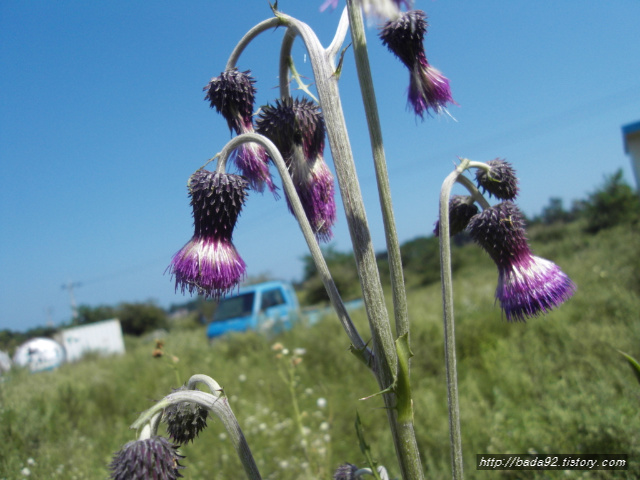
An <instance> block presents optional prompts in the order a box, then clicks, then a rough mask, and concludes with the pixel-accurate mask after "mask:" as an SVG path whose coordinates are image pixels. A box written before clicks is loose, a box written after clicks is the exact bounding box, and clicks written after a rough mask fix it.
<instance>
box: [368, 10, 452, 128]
mask: <svg viewBox="0 0 640 480" xmlns="http://www.w3.org/2000/svg"><path fill="white" fill-rule="evenodd" d="M426 32H427V15H426V14H425V13H424V12H423V11H422V10H411V11H409V12H406V13H403V14H401V15H400V17H399V18H397V19H395V20H390V21H388V22H387V23H386V24H385V25H384V27H383V28H382V29H381V30H380V39H381V40H382V43H383V44H384V45H385V46H386V47H387V48H388V49H389V50H390V51H391V52H392V53H393V54H395V55H396V56H397V57H398V58H399V59H400V61H401V62H402V63H404V64H405V66H406V67H407V68H408V69H409V73H410V77H409V91H408V99H409V103H410V104H411V106H412V107H413V110H414V112H415V114H416V115H419V116H420V117H421V118H424V113H425V112H427V113H429V111H433V112H435V113H441V112H443V111H446V106H447V104H448V103H452V104H455V103H456V102H455V101H454V100H453V97H452V96H451V88H450V87H449V80H448V79H447V78H446V77H445V76H444V75H442V73H441V72H440V71H439V70H438V69H436V68H434V67H432V66H431V65H430V64H429V62H428V61H427V56H426V54H425V51H424V45H423V41H424V35H425V33H426Z"/></svg>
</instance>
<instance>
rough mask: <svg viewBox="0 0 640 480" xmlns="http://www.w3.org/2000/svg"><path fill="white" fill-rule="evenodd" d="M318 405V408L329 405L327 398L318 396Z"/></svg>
mask: <svg viewBox="0 0 640 480" xmlns="http://www.w3.org/2000/svg"><path fill="white" fill-rule="evenodd" d="M316 405H317V406H318V408H324V407H326V406H327V399H326V398H323V397H320V398H318V400H317V401H316Z"/></svg>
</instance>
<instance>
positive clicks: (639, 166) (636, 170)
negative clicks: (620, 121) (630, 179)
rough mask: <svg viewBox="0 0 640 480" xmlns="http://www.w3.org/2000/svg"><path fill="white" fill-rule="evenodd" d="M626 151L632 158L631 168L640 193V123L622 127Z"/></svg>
mask: <svg viewBox="0 0 640 480" xmlns="http://www.w3.org/2000/svg"><path fill="white" fill-rule="evenodd" d="M622 137H623V140H624V151H625V153H628V154H629V156H630V157H631V168H632V169H633V174H634V175H635V177H636V191H638V192H640V122H635V123H630V124H628V125H625V126H623V127H622Z"/></svg>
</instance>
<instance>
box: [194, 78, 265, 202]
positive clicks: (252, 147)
mask: <svg viewBox="0 0 640 480" xmlns="http://www.w3.org/2000/svg"><path fill="white" fill-rule="evenodd" d="M249 73H250V72H249V71H246V72H240V71H239V70H238V69H237V68H231V69H228V70H225V71H224V72H222V73H221V74H220V76H218V77H214V78H212V79H211V81H210V82H209V83H208V84H207V85H206V86H205V87H204V90H205V91H206V92H207V95H206V96H205V100H208V101H209V103H210V104H211V108H215V109H216V111H217V112H218V113H220V114H222V116H223V117H224V118H225V120H226V121H227V124H228V125H229V130H233V131H235V132H236V134H237V135H240V134H242V133H252V132H253V131H254V130H253V120H252V118H253V104H254V101H255V94H256V88H255V86H254V84H255V80H254V79H253V77H251V75H249ZM268 162H269V158H268V156H267V153H266V152H265V151H264V148H262V147H261V146H260V145H258V144H255V143H243V144H242V145H241V146H240V147H239V148H238V149H237V150H236V151H235V164H236V165H237V167H238V169H239V170H240V172H241V173H242V175H243V176H245V178H246V179H247V180H248V181H249V184H250V185H251V188H253V189H254V190H256V191H258V192H263V191H264V187H265V185H266V186H267V187H268V188H269V190H270V191H271V192H272V193H274V194H275V192H276V186H275V185H274V183H273V180H272V179H271V175H270V174H269V163H268Z"/></svg>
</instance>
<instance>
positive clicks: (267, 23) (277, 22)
mask: <svg viewBox="0 0 640 480" xmlns="http://www.w3.org/2000/svg"><path fill="white" fill-rule="evenodd" d="M281 25H283V23H282V20H281V19H280V17H273V18H268V19H267V20H263V21H262V22H260V23H259V24H257V25H256V26H255V27H253V28H252V29H251V30H249V31H248V32H247V33H246V34H245V35H244V37H242V38H241V39H240V41H239V42H238V44H237V45H236V47H235V48H234V49H233V52H231V55H229V60H227V66H226V67H225V69H226V70H230V69H232V68H234V67H235V66H236V63H237V62H238V58H240V55H241V54H242V52H243V51H244V49H245V48H246V47H247V45H249V43H251V40H253V39H254V38H255V37H257V36H258V35H260V34H261V33H262V32H264V31H265V30H269V29H270V28H275V27H279V26H281Z"/></svg>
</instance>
